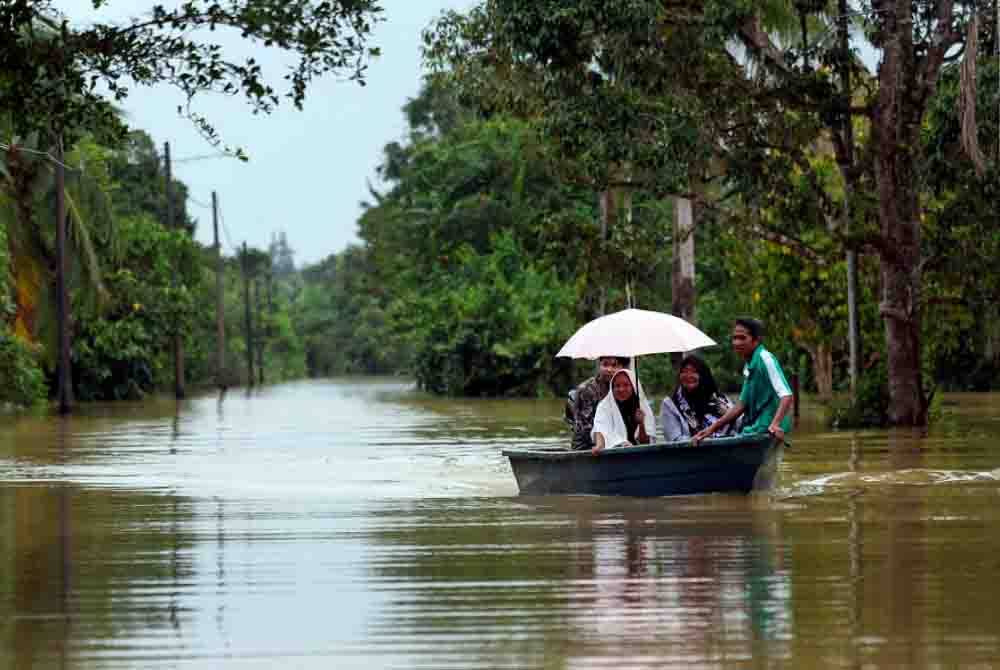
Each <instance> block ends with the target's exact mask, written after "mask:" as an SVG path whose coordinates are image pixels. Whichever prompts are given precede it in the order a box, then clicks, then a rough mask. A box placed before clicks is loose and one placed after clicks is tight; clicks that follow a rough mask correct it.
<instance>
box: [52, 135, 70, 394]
mask: <svg viewBox="0 0 1000 670" xmlns="http://www.w3.org/2000/svg"><path fill="white" fill-rule="evenodd" d="M63 154H64V151H63V138H62V133H60V134H59V136H58V138H57V139H56V165H55V168H56V320H57V323H58V328H59V371H58V376H59V380H58V389H57V391H56V393H57V396H58V401H59V413H60V414H69V413H70V411H72V409H73V378H72V376H71V371H70V355H69V348H70V338H69V291H68V289H67V287H66V169H65V167H64V166H63V161H64V158H65V156H64V155H63Z"/></svg>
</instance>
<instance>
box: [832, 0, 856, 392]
mask: <svg viewBox="0 0 1000 670" xmlns="http://www.w3.org/2000/svg"><path fill="white" fill-rule="evenodd" d="M848 10H849V8H848V6H847V0H839V2H838V6H837V13H838V14H839V16H838V18H837V33H838V35H837V37H838V39H839V42H840V44H839V46H840V87H841V114H842V115H843V117H842V123H843V131H844V137H843V143H844V156H843V164H842V165H841V173H842V174H843V175H844V220H843V226H844V230H843V232H844V234H845V235H847V236H848V241H847V244H848V248H847V343H848V361H847V367H848V372H849V373H850V380H851V396H852V399H853V396H854V394H855V393H856V392H857V389H858V378H859V376H860V374H861V324H860V319H859V316H858V252H857V249H855V248H854V241H853V240H851V239H850V234H851V195H852V188H851V186H852V178H851V176H850V174H849V173H850V172H853V170H854V123H853V120H852V118H851V50H850V43H849V35H848V24H847V19H848Z"/></svg>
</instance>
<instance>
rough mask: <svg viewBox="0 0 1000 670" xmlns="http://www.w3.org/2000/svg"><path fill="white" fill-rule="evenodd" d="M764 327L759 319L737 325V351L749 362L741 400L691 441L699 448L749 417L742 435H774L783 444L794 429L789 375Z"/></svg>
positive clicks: (734, 329)
mask: <svg viewBox="0 0 1000 670" xmlns="http://www.w3.org/2000/svg"><path fill="white" fill-rule="evenodd" d="M763 336H764V326H763V325H762V324H761V322H760V321H758V320H757V319H750V318H740V319H736V321H734V322H733V333H732V343H733V351H735V352H736V353H737V354H739V355H740V357H741V358H742V359H743V360H744V361H746V364H745V365H744V366H743V389H742V390H741V391H740V399H739V400H738V401H737V402H736V404H735V405H733V407H732V408H731V409H730V410H729V411H727V412H726V413H725V414H723V415H722V416H721V417H719V419H718V421H716V422H715V423H713V424H712V425H711V426H709V427H708V428H705V429H704V430H702V431H700V432H698V433H697V434H696V435H694V436H693V437H692V438H691V441H692V442H694V443H695V444H697V443H699V442H701V441H702V440H704V439H705V438H707V437H710V436H712V435H713V434H714V433H716V432H717V431H719V430H721V429H722V428H725V427H726V426H728V425H729V424H730V423H732V422H733V421H735V420H736V419H737V418H738V417H739V416H740V415H742V414H744V413H745V414H746V416H745V418H744V421H743V430H742V431H741V433H742V434H744V435H748V434H751V433H765V432H766V433H770V434H771V435H772V436H773V437H774V440H775V442H783V441H784V439H785V435H786V434H787V433H788V432H789V431H790V430H791V429H792V420H791V415H790V414H789V412H790V410H791V408H792V403H793V402H794V398H793V397H792V390H791V388H789V386H788V380H787V379H785V373H784V371H782V369H781V365H780V364H779V363H778V359H777V358H775V357H774V354H772V353H771V352H770V351H768V350H767V349H765V348H764V345H763V344H762V343H761V339H762V338H763Z"/></svg>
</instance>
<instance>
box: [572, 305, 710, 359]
mask: <svg viewBox="0 0 1000 670" xmlns="http://www.w3.org/2000/svg"><path fill="white" fill-rule="evenodd" d="M714 344H715V340H713V339H712V338H710V337H709V336H708V335H706V334H705V333H703V332H701V331H700V330H698V329H697V328H695V327H694V326H692V325H691V324H690V323H688V322H687V321H685V320H684V319H681V318H679V317H676V316H673V315H671V314H664V313H663V312H650V311H648V310H645V309H623V310H622V311H620V312H615V313H614V314H608V315H607V316H602V317H600V318H597V319H594V320H593V321H591V322H590V323H588V324H586V325H584V326H582V327H581V328H580V329H579V330H578V331H576V332H575V333H573V337H571V338H569V341H567V342H566V344H565V345H563V348H562V349H560V350H559V353H558V354H556V356H568V357H570V358H598V357H600V356H643V355H645V354H662V353H668V352H672V351H691V350H693V349H699V348H701V347H710V346H713V345H714Z"/></svg>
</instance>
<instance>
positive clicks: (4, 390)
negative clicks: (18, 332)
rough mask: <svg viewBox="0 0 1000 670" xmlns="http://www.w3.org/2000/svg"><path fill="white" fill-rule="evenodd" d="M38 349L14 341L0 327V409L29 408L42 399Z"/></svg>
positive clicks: (43, 394) (18, 340)
mask: <svg viewBox="0 0 1000 670" xmlns="http://www.w3.org/2000/svg"><path fill="white" fill-rule="evenodd" d="M38 354H39V352H38V348H37V347H34V346H32V345H30V344H28V343H27V342H24V341H23V340H21V339H19V338H17V337H14V336H13V335H12V334H11V333H10V332H9V331H8V329H7V326H6V325H0V407H2V406H3V405H4V404H7V403H9V404H12V405H15V406H18V407H30V406H32V405H36V404H38V403H40V402H42V401H43V400H44V399H45V395H46V386H45V375H44V373H43V372H42V368H41V365H40V362H39V355H38Z"/></svg>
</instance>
